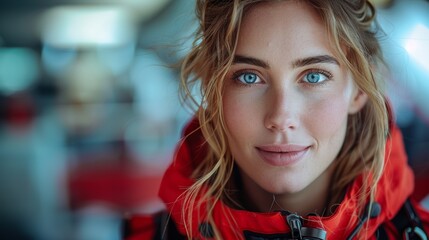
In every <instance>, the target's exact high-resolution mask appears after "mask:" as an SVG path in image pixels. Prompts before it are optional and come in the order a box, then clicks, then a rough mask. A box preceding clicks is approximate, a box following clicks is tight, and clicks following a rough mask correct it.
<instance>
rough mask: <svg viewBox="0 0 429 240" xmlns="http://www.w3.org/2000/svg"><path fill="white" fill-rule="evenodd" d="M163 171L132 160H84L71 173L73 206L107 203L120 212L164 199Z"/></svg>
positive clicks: (77, 207)
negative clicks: (160, 195)
mask: <svg viewBox="0 0 429 240" xmlns="http://www.w3.org/2000/svg"><path fill="white" fill-rule="evenodd" d="M161 178H162V172H160V171H159V170H152V171H151V169H147V168H146V169H142V166H138V165H136V164H133V163H130V162H113V163H112V162H107V163H106V162H98V163H88V162H83V163H81V164H79V165H77V166H75V167H73V168H71V169H70V171H69V174H68V179H67V183H68V192H69V205H70V208H71V209H79V208H81V207H85V206H87V205H90V204H104V205H107V206H110V207H112V208H114V210H118V211H134V210H136V209H142V208H144V207H145V205H150V204H153V203H154V202H158V201H159V202H160V200H159V199H158V189H159V185H160V182H161Z"/></svg>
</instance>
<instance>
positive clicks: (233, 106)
mask: <svg viewBox="0 0 429 240" xmlns="http://www.w3.org/2000/svg"><path fill="white" fill-rule="evenodd" d="M253 99H255V98H253ZM223 109H224V119H225V122H226V125H227V128H228V131H229V132H230V133H232V134H234V133H237V132H240V134H246V132H250V130H251V129H252V127H251V126H254V124H255V122H256V121H257V119H258V114H257V113H258V104H257V103H256V101H252V97H249V96H248V95H245V94H231V93H229V94H228V93H227V94H225V95H224V97H223ZM259 112H260V111H259ZM241 130H243V131H241Z"/></svg>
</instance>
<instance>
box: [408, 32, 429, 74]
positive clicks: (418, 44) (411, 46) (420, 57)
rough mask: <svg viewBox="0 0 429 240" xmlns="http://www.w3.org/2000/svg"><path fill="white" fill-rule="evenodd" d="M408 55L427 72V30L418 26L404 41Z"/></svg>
mask: <svg viewBox="0 0 429 240" xmlns="http://www.w3.org/2000/svg"><path fill="white" fill-rule="evenodd" d="M405 49H406V50H407V52H408V54H409V55H410V56H411V57H412V58H413V59H414V60H415V61H416V62H417V63H418V64H420V65H421V66H422V67H424V68H425V70H426V71H428V72H429V58H428V56H429V28H428V27H426V26H424V25H422V24H418V25H416V26H415V27H414V28H413V30H412V31H411V33H410V34H409V35H408V36H407V39H406V41H405Z"/></svg>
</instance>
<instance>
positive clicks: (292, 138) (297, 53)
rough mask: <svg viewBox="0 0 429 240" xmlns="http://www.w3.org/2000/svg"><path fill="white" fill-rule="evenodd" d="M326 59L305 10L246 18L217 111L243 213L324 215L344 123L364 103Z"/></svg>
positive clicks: (288, 5) (320, 32) (315, 24)
mask: <svg viewBox="0 0 429 240" xmlns="http://www.w3.org/2000/svg"><path fill="white" fill-rule="evenodd" d="M333 52H334V51H333V50H332V49H331V47H330V45H329V41H328V35H327V33H326V31H325V27H324V26H323V25H322V21H321V20H320V19H319V16H318V15H317V13H316V12H315V11H314V10H313V9H312V8H311V7H310V6H308V5H306V4H305V3H302V2H301V3H300V2H298V1H281V2H269V3H261V4H258V5H256V6H253V7H252V8H251V9H249V11H248V12H247V13H246V15H245V17H244V19H243V22H242V27H241V29H240V33H239V40H238V45H237V51H236V55H235V59H234V64H233V66H232V67H231V69H230V70H229V72H228V74H227V78H226V79H225V81H226V83H225V88H224V91H223V108H224V117H225V122H226V127H227V131H228V143H229V147H230V149H231V152H232V155H233V157H234V159H235V161H236V163H237V165H238V167H239V170H240V175H241V180H242V184H243V188H244V189H243V191H244V193H243V194H244V196H245V199H247V201H246V203H245V204H246V205H247V207H248V208H250V209H251V210H254V211H261V212H265V211H271V210H279V209H286V210H288V211H294V212H297V213H299V214H301V215H306V214H308V213H313V212H315V213H318V214H323V212H324V211H325V210H326V209H325V208H326V201H327V199H328V186H329V182H330V179H331V176H332V171H333V170H334V168H333V167H332V166H333V164H332V163H333V162H334V160H335V158H336V156H337V154H338V152H339V150H340V148H341V146H342V144H343V142H344V137H345V132H346V127H347V118H348V116H349V115H350V114H355V113H356V112H358V111H359V110H360V109H361V108H362V107H363V106H364V104H365V102H366V100H367V97H366V95H365V94H364V93H362V92H361V91H360V90H358V89H357V87H356V86H355V84H354V82H353V79H352V77H351V74H350V72H349V71H348V70H347V69H346V68H345V67H344V66H342V65H341V64H340V63H339V62H338V60H337V58H336V57H335V56H334V54H333ZM276 152H282V153H276Z"/></svg>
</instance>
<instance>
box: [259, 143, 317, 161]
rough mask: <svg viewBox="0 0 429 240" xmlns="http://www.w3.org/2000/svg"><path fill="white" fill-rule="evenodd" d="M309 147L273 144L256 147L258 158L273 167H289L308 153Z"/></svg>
mask: <svg viewBox="0 0 429 240" xmlns="http://www.w3.org/2000/svg"><path fill="white" fill-rule="evenodd" d="M309 149H310V146H306V145H295V144H280V145H278V144H273V145H263V146H258V147H256V150H257V152H258V154H259V156H260V157H261V158H262V159H263V160H264V161H265V162H266V163H268V164H270V165H273V166H290V165H293V164H295V163H297V162H299V160H301V159H302V158H303V157H304V155H306V153H307V152H308V150H309Z"/></svg>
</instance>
